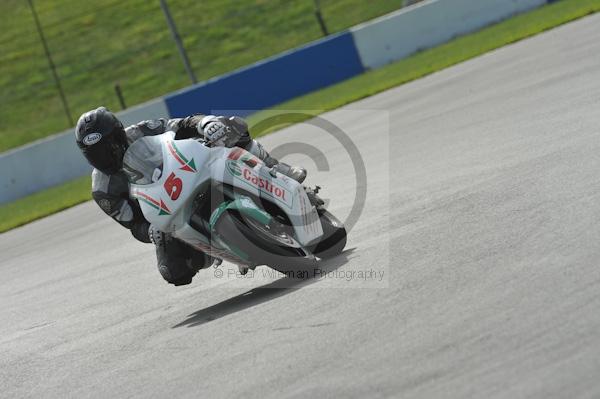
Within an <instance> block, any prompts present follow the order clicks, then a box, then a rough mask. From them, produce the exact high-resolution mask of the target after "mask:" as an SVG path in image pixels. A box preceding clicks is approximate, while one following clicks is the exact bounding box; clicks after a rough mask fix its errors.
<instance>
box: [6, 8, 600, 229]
mask: <svg viewBox="0 0 600 399" xmlns="http://www.w3.org/2000/svg"><path fill="white" fill-rule="evenodd" d="M597 11H600V0H563V1H561V2H558V3H554V4H551V5H548V6H545V7H542V8H539V9H537V10H534V11H531V12H529V13H527V14H522V15H519V16H516V17H513V18H511V19H509V20H506V21H504V22H501V23H499V24H497V25H493V26H491V27H488V28H486V29H483V30H481V31H479V32H476V33H473V34H470V35H467V36H463V37H461V38H458V39H455V40H453V41H451V42H449V43H447V44H444V45H441V46H439V47H436V48H433V49H430V50H426V51H423V52H421V53H418V54H415V55H413V56H412V57H409V58H406V59H404V60H401V61H398V62H395V63H393V64H390V65H387V66H385V67H383V68H381V69H378V70H374V71H371V72H368V73H365V74H363V75H361V76H358V77H356V78H353V79H350V80H347V81H345V82H343V83H340V84H337V85H335V86H331V87H329V88H326V89H323V90H319V91H317V92H314V93H311V94H308V95H305V96H302V97H299V98H297V99H294V100H291V101H288V102H286V103H283V104H281V105H279V106H277V107H275V108H274V110H272V111H264V112H260V113H257V114H255V115H252V116H251V117H250V118H249V123H250V125H251V126H253V125H254V126H257V124H258V123H259V122H260V121H261V120H262V119H264V118H265V117H266V116H271V115H270V113H271V112H273V111H275V113H277V112H282V114H285V112H284V111H285V110H320V111H326V110H331V109H334V108H337V107H339V106H342V105H344V104H347V103H350V102H352V101H356V100H359V99H361V98H364V97H367V96H370V95H373V94H376V93H378V92H381V91H383V90H386V89H389V88H391V87H394V86H397V85H400V84H402V83H405V82H408V81H411V80H414V79H417V78H420V77H423V76H425V75H428V74H430V73H433V72H436V71H439V70H441V69H444V68H446V67H449V66H451V65H454V64H457V63H459V62H462V61H464V60H467V59H470V58H473V57H476V56H478V55H481V54H483V53H485V52H488V51H490V50H493V49H495V48H498V47H501V46H503V45H506V44H509V43H512V42H515V41H518V40H521V39H523V38H526V37H529V36H532V35H535V34H537V33H540V32H542V31H544V30H547V29H551V28H553V27H555V26H558V25H561V24H564V23H566V22H569V21H572V20H574V19H577V18H581V17H583V16H585V15H588V14H591V13H594V12H597ZM574 62H575V61H574ZM311 112H314V111H311ZM300 121H302V118H299V119H297V120H289V119H285V118H282V119H281V120H280V121H277V123H278V124H279V123H282V124H284V125H285V124H290V123H294V122H300ZM280 127H281V125H278V126H277V128H280ZM270 130H272V128H269V127H261V128H259V129H254V130H253V131H252V133H253V135H254V136H260V135H263V134H266V133H268V132H269V131H270ZM89 186H90V184H89V179H87V178H86V179H81V180H76V181H74V182H70V183H67V184H65V185H63V186H59V187H57V188H53V189H50V190H47V191H44V192H42V193H39V194H35V195H33V196H30V197H27V198H24V199H21V200H17V201H15V202H13V203H10V204H7V205H3V206H1V207H0V216H2V219H0V220H2V224H0V232H2V231H6V230H7V229H9V228H12V227H14V226H18V225H21V224H24V223H27V222H28V221H31V220H34V219H37V218H39V217H42V216H44V215H45V214H50V213H53V212H56V211H58V210H60V209H64V208H66V207H68V206H70V205H74V204H76V203H78V202H81V201H85V200H86V199H89V198H90V195H89ZM67 194H68V195H67ZM40 203H41V204H46V205H43V206H41V207H40V205H39V204H40Z"/></svg>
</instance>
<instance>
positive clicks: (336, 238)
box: [313, 210, 347, 259]
mask: <svg viewBox="0 0 600 399" xmlns="http://www.w3.org/2000/svg"><path fill="white" fill-rule="evenodd" d="M319 218H320V220H321V226H322V227H323V237H322V238H321V240H320V241H319V243H318V244H317V245H316V246H315V247H314V248H313V253H314V254H315V255H316V256H318V257H319V258H321V259H330V258H333V257H334V256H337V255H339V254H341V253H342V251H343V250H344V247H345V246H346V241H347V233H346V228H345V227H344V224H343V223H342V222H340V221H339V220H338V219H337V218H336V217H335V216H333V215H332V214H331V213H330V212H328V211H327V210H322V211H321V210H320V211H319Z"/></svg>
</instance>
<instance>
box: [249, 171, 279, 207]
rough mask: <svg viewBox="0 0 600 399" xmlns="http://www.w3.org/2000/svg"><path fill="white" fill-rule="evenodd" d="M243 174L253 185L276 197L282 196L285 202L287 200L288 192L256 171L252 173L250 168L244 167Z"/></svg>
mask: <svg viewBox="0 0 600 399" xmlns="http://www.w3.org/2000/svg"><path fill="white" fill-rule="evenodd" d="M242 176H243V177H244V180H246V181H247V182H249V183H250V184H252V185H253V186H255V187H258V188H259V189H261V190H263V191H266V192H268V193H270V194H272V195H273V196H274V197H275V198H280V199H281V200H283V201H284V202H285V201H286V197H285V194H286V192H285V190H284V189H283V188H281V187H279V186H276V185H274V184H273V183H272V182H270V181H269V180H267V179H263V178H262V177H260V176H257V175H256V174H255V173H252V172H251V171H250V169H244V171H243V172H242Z"/></svg>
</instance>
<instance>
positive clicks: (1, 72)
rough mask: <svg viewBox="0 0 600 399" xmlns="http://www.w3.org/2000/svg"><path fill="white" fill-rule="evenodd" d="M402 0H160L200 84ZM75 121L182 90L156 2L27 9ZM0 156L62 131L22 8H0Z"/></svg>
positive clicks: (11, 2)
mask: <svg viewBox="0 0 600 399" xmlns="http://www.w3.org/2000/svg"><path fill="white" fill-rule="evenodd" d="M405 2H406V1H404V0H377V1H376V2H365V1H364V0H291V1H290V0H220V1H218V0H213V1H208V0H207V1H201V2H200V1H196V0H167V3H168V5H169V8H170V11H171V14H172V17H173V20H174V22H175V24H176V25H177V29H178V31H179V34H180V36H181V38H182V43H183V47H184V48H185V50H186V53H187V55H188V56H189V59H190V64H191V70H192V71H193V73H194V75H195V76H196V77H197V79H198V80H205V79H208V78H211V77H213V76H217V75H220V74H223V73H226V72H228V71H232V70H234V69H236V68H239V67H242V66H244V65H247V64H249V63H252V62H255V61H257V60H260V59H263V58H265V57H268V56H271V55H274V54H277V53H279V52H281V51H284V50H287V49H290V48H293V47H296V46H299V45H302V44H304V43H307V42H309V41H311V40H315V39H318V38H320V37H322V36H323V34H324V33H328V34H331V33H335V32H339V31H341V30H344V29H346V28H348V27H350V26H353V25H355V24H357V23H360V22H362V21H365V20H369V19H372V18H374V17H377V16H379V15H382V14H385V13H388V12H391V11H393V10H395V9H398V8H400V7H402V6H403V4H404V3H405ZM32 5H33V6H34V7H35V10H36V11H37V15H38V17H39V25H40V28H41V31H42V32H43V35H44V37H45V39H46V41H47V47H48V53H49V54H50V56H51V58H52V61H53V63H54V65H55V66H56V75H57V77H58V79H59V80H60V82H61V85H62V87H63V89H64V93H65V101H66V103H67V104H68V108H69V109H70V113H71V114H72V115H73V118H76V117H77V115H79V114H80V113H81V112H83V111H84V110H87V109H89V108H91V107H95V106H98V105H100V104H102V105H106V106H108V107H110V108H112V109H119V108H121V106H122V101H120V99H119V96H118V95H117V92H116V91H115V85H118V86H119V88H120V91H121V95H122V100H124V102H126V103H127V104H128V105H133V104H136V103H139V102H142V101H144V100H147V99H150V98H153V97H156V96H159V95H162V94H164V93H167V92H169V91H173V90H176V89H179V88H182V87H185V86H187V85H189V84H190V83H191V82H190V79H189V74H188V73H186V70H185V68H184V64H183V63H182V62H181V58H180V55H179V54H178V51H177V47H176V46H175V42H174V41H173V39H172V36H171V32H170V31H169V29H168V25H167V23H166V21H165V15H164V13H163V10H162V9H161V5H160V1H159V0H152V1H148V0H126V1H123V0H116V1H115V0H97V1H95V2H81V1H79V0H54V1H50V0H46V1H40V0H38V1H35V0H34V1H33V2H32ZM0 12H2V15H3V18H4V21H6V22H4V21H3V29H2V31H0V150H1V149H5V148H6V147H11V146H14V145H15V144H20V143H22V142H24V141H28V140H30V139H31V138H36V137H42V136H44V135H46V134H48V133H51V132H55V131H59V130H61V129H64V128H67V127H69V126H68V125H69V124H70V123H69V121H68V118H65V113H64V110H63V106H62V105H61V102H60V97H59V95H58V91H57V87H56V82H55V79H54V78H53V75H52V73H51V69H50V68H49V64H48V60H47V57H46V55H45V53H44V50H43V47H42V45H41V41H40V36H39V33H38V31H37V30H36V26H35V23H34V18H33V14H32V9H31V7H30V6H29V5H28V2H25V1H22V0H4V1H3V2H2V3H1V4H0Z"/></svg>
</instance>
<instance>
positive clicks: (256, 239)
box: [215, 211, 317, 278]
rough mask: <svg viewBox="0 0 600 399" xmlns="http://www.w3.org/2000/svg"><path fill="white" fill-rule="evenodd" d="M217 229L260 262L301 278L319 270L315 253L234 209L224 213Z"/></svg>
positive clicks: (253, 260) (229, 240)
mask: <svg viewBox="0 0 600 399" xmlns="http://www.w3.org/2000/svg"><path fill="white" fill-rule="evenodd" d="M215 230H216V232H217V234H219V236H221V237H223V238H225V239H227V242H230V243H232V245H234V246H236V247H237V248H239V249H240V250H241V251H242V252H244V253H245V254H246V255H248V257H249V258H250V260H251V261H252V262H254V263H255V264H257V265H267V266H269V267H271V268H273V269H275V270H277V271H278V272H281V273H284V274H286V275H287V276H290V277H301V278H306V277H309V276H312V273H314V270H315V269H317V259H316V258H315V256H314V255H312V254H311V253H307V252H306V251H305V250H304V249H303V248H299V247H297V246H295V245H293V240H292V241H289V240H291V238H290V237H289V236H288V237H285V236H284V235H282V234H279V235H278V234H274V233H273V232H270V230H269V228H267V226H264V225H263V226H262V228H261V225H260V224H259V223H258V222H256V221H254V220H250V219H249V218H244V217H242V216H241V215H239V213H237V212H235V211H227V212H225V213H223V215H222V216H221V218H220V219H219V221H218V222H217V224H216V226H215ZM286 241H288V242H286Z"/></svg>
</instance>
